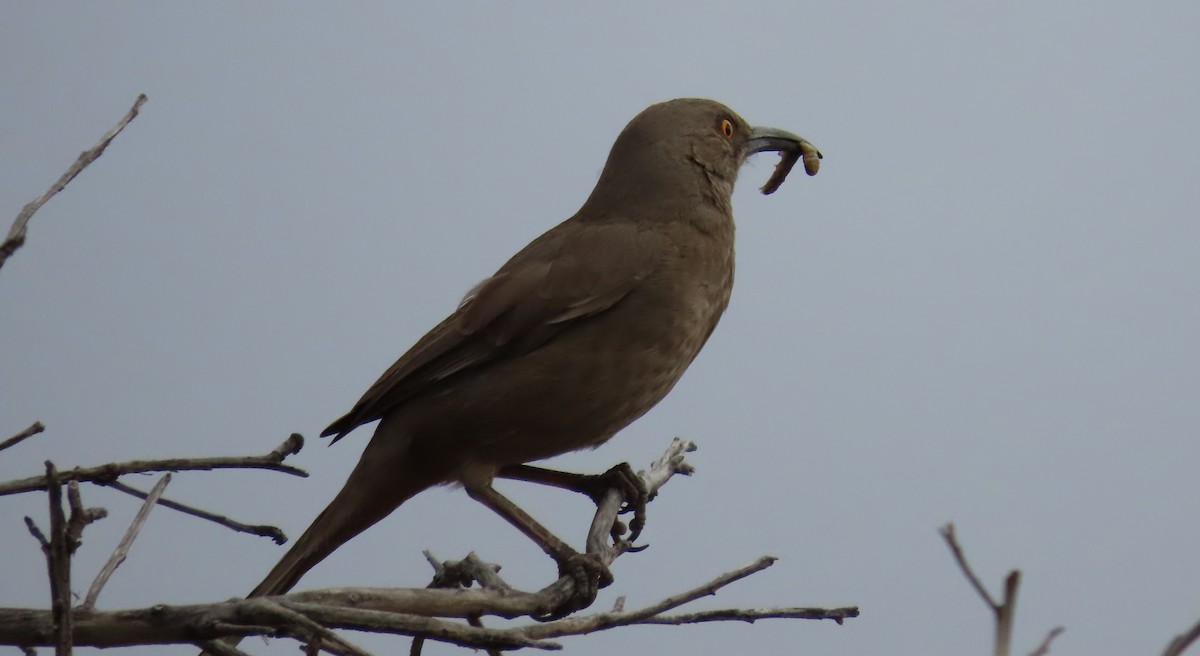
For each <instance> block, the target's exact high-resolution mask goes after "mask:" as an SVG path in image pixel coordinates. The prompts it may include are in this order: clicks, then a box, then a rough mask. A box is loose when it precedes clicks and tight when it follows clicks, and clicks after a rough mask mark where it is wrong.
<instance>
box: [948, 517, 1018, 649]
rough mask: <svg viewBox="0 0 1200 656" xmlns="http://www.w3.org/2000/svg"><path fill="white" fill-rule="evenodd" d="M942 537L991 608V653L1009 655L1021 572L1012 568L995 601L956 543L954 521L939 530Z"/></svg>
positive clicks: (968, 578)
mask: <svg viewBox="0 0 1200 656" xmlns="http://www.w3.org/2000/svg"><path fill="white" fill-rule="evenodd" d="M939 532H940V533H941V534H942V538H944V539H945V540H946V545H947V546H949V547H950V552H951V553H953V554H954V560H955V561H956V562H957V563H958V566H959V568H960V569H962V572H963V575H964V576H966V577H967V580H968V581H970V582H971V586H972V587H973V588H975V591H976V592H978V593H979V596H980V597H981V598H982V599H983V601H984V603H986V604H987V605H988V607H989V608H991V609H992V614H993V615H995V616H996V640H995V647H994V649H993V652H992V653H993V654H995V656H1009V654H1011V653H1012V634H1013V622H1014V621H1015V619H1016V614H1017V591H1018V589H1019V588H1020V587H1021V572H1020V570H1015V569H1014V570H1012V571H1011V572H1009V573H1008V576H1007V577H1005V579H1004V601H1003V602H1001V603H997V602H996V599H995V598H994V597H992V595H991V593H989V592H988V591H987V588H985V587H984V586H983V583H982V582H981V581H980V580H979V577H978V576H976V575H975V572H974V571H973V570H972V569H971V566H970V565H968V564H967V557H966V556H965V555H964V554H963V550H962V547H960V546H959V544H958V538H957V537H956V536H955V534H954V523H953V522H950V523H947V524H946V525H945V526H943V527H942V528H941V530H940V531H939Z"/></svg>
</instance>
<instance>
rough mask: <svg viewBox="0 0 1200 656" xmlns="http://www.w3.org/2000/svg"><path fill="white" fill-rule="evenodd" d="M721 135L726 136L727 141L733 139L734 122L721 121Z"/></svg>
mask: <svg viewBox="0 0 1200 656" xmlns="http://www.w3.org/2000/svg"><path fill="white" fill-rule="evenodd" d="M721 134H724V135H725V138H726V139H732V138H733V121H730V120H729V119H724V120H722V121H721Z"/></svg>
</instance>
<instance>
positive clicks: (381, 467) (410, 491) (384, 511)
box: [248, 433, 442, 597]
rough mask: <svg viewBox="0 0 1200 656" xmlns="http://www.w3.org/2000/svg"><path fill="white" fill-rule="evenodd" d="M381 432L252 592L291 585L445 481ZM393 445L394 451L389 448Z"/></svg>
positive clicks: (281, 589)
mask: <svg viewBox="0 0 1200 656" xmlns="http://www.w3.org/2000/svg"><path fill="white" fill-rule="evenodd" d="M379 437H381V436H380V435H379V434H378V433H377V434H376V436H375V439H372V441H371V444H369V445H368V446H367V449H366V450H365V451H364V453H363V455H362V458H361V459H360V460H359V462H358V465H357V466H356V467H355V468H354V472H353V473H351V474H350V478H349V479H348V480H347V481H346V484H345V485H344V486H342V489H341V491H340V492H338V494H337V496H336V497H334V499H333V501H331V502H329V505H328V506H326V507H325V509H324V510H322V511H321V514H319V515H317V518H316V519H315V520H313V523H312V525H310V526H309V527H308V528H307V529H306V530H305V531H304V534H303V535H301V536H300V539H298V540H296V543H295V545H294V546H293V547H292V548H291V549H289V550H288V552H287V553H286V554H284V556H283V558H282V559H280V561H279V562H278V563H277V564H276V565H275V567H273V568H272V569H271V571H270V572H269V573H268V574H267V576H266V578H264V579H263V581H262V583H259V584H258V586H257V587H255V588H254V590H253V591H252V592H250V594H249V595H248V596H250V597H266V596H270V595H279V594H283V593H285V592H287V591H288V590H291V589H292V587H293V586H295V585H296V583H297V582H298V581H299V580H300V577H302V576H304V574H305V573H306V572H308V570H310V569H312V568H313V567H315V566H316V565H317V563H319V562H321V561H322V560H324V559H325V558H326V557H327V556H329V554H331V553H333V552H334V550H336V549H337V548H338V547H340V546H342V545H343V544H345V543H346V542H347V541H348V540H350V539H351V538H353V537H354V536H356V535H358V534H359V533H362V532H363V531H365V530H367V529H368V528H370V527H371V526H372V525H373V524H375V523H376V522H378V521H379V520H381V519H383V518H384V517H387V516H388V515H389V514H390V513H391V512H392V511H393V510H395V509H396V508H397V507H398V506H400V504H402V503H404V502H405V501H408V500H409V499H411V498H412V497H414V496H416V495H417V494H418V493H419V492H421V491H422V490H424V489H426V488H428V487H431V486H433V485H436V484H438V483H440V482H442V477H440V476H437V475H435V474H434V473H433V471H432V470H431V469H430V468H428V467H420V466H417V465H416V464H415V463H413V462H411V460H410V459H409V458H407V457H403V455H401V456H400V457H397V455H399V454H396V453H395V452H394V451H395V449H392V448H389V447H392V446H394V445H388V444H386V443H387V442H389V441H390V440H383V442H384V445H382V446H383V448H379V447H380V446H381V445H380V444H379V443H380V441H381V440H380V439H379ZM387 451H392V452H391V453H387Z"/></svg>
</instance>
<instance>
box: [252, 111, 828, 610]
mask: <svg viewBox="0 0 1200 656" xmlns="http://www.w3.org/2000/svg"><path fill="white" fill-rule="evenodd" d="M764 151H776V152H780V153H782V159H781V161H780V165H779V167H778V168H777V169H776V171H775V174H774V175H773V176H772V182H773V183H774V184H773V186H772V182H768V186H771V188H770V189H769V190H768V187H764V188H763V191H764V193H770V191H774V188H777V187H778V183H779V182H781V181H782V176H786V174H787V169H788V168H790V166H791V164H794V163H795V161H796V159H797V158H798V157H799V156H800V154H803V155H804V158H805V164H806V169H808V165H809V161H810V159H811V157H812V156H813V154H814V153H815V155H816V156H817V157H819V156H820V153H819V152H818V151H816V149H815V147H813V146H812V144H810V143H809V142H808V141H806V140H805V139H803V138H801V137H799V136H796V135H795V134H792V133H790V132H787V131H784V130H779V129H775V128H765V127H752V126H751V125H750V124H749V123H747V122H746V121H745V120H744V119H743V118H741V117H740V116H739V115H738V114H736V113H734V112H733V111H732V110H731V109H729V108H728V107H726V106H725V105H723V104H721V103H718V102H715V101H712V100H706V99H697V98H683V99H676V100H670V101H666V102H661V103H658V104H654V105H652V106H650V107H648V108H647V109H645V110H643V111H642V112H640V113H639V114H638V115H637V116H635V117H634V118H633V119H632V120H631V121H630V122H629V123H628V125H627V126H626V127H625V128H624V129H623V130H622V131H621V132H620V134H619V135H618V136H617V138H616V141H615V142H614V143H613V146H612V149H611V151H610V153H609V156H608V159H607V161H606V163H605V165H604V168H603V170H602V172H601V173H600V177H599V179H598V181H597V182H596V185H595V188H594V189H593V190H592V192H591V194H590V195H589V196H588V197H587V199H586V201H585V202H584V203H583V205H582V206H581V207H580V209H579V210H578V211H577V212H576V213H575V214H574V215H573V216H571V217H570V218H568V219H566V220H565V221H563V222H562V223H559V224H558V225H557V226H555V227H553V228H550V229H549V230H547V231H546V232H545V233H544V234H542V235H541V236H539V237H537V238H536V239H534V240H533V241H532V242H530V243H529V244H528V245H527V246H525V248H523V249H521V250H520V251H519V252H518V253H517V254H516V255H514V256H512V258H511V259H509V260H508V261H507V262H506V263H505V264H504V265H503V266H501V267H500V269H499V270H498V271H496V273H495V274H493V275H492V276H491V277H489V278H487V279H485V280H483V281H482V282H480V283H479V284H478V285H476V286H475V287H474V288H473V289H471V290H470V291H469V292H468V293H467V294H466V296H465V297H464V298H463V299H462V301H461V302H460V304H459V305H458V307H457V309H455V310H454V312H453V313H451V314H450V316H448V317H447V318H446V319H445V320H443V321H442V322H441V323H439V324H438V325H436V326H435V327H434V328H433V329H432V330H430V331H429V332H428V333H426V334H425V336H423V337H421V338H420V339H419V340H417V342H416V343H415V344H414V345H413V346H412V347H411V348H410V349H409V350H408V351H407V352H406V353H404V355H402V356H401V357H400V358H399V359H398V360H397V361H396V362H395V363H394V364H393V365H392V366H391V367H389V368H388V369H387V370H386V371H385V372H384V373H383V374H382V375H381V376H380V377H379V379H378V380H377V381H376V382H375V383H374V384H373V385H371V386H370V387H369V388H368V389H367V391H366V392H365V393H364V394H363V395H362V398H361V399H360V400H359V401H358V402H357V403H356V404H355V405H354V406H353V407H352V408H351V409H350V411H349V412H347V413H346V414H345V415H344V416H342V417H341V418H339V419H337V420H336V421H334V422H333V423H332V424H330V425H329V427H328V428H326V429H325V430H324V431H323V432H322V436H323V437H332V438H333V442H337V441H338V440H341V439H342V438H344V437H345V436H346V435H347V434H349V433H350V432H351V431H353V430H355V429H356V428H358V427H360V426H363V425H365V424H369V423H372V422H375V421H378V422H379V423H378V425H377V426H376V428H375V432H374V435H373V436H372V437H371V439H370V441H369V442H368V443H367V445H366V447H365V448H364V450H363V453H362V456H361V458H360V459H359V461H358V464H357V465H356V466H355V468H354V470H353V472H352V473H351V474H350V476H349V478H348V480H347V481H346V483H345V485H344V486H343V487H342V489H341V491H340V492H338V494H337V495H336V497H334V499H333V501H331V502H330V503H329V505H328V506H327V507H326V508H325V509H324V510H322V511H321V512H320V514H318V515H317V517H316V519H315V520H314V521H313V522H312V524H311V525H310V526H309V527H308V529H307V530H306V531H305V532H304V533H303V534H302V535H301V537H300V538H299V539H298V540H297V541H296V543H295V545H294V546H293V547H291V549H290V550H289V551H288V552H287V553H286V554H285V555H284V556H283V557H282V559H281V560H280V561H279V562H278V564H276V565H275V567H274V568H273V569H271V571H270V572H269V573H268V574H267V575H266V577H265V578H264V579H263V581H262V582H261V583H260V584H259V585H258V586H257V587H255V588H254V590H253V591H252V592H251V593H250V595H249V596H251V597H261V596H269V595H279V594H283V593H285V592H287V591H288V590H290V589H291V588H292V587H293V586H294V585H296V583H297V582H298V581H299V580H300V578H301V577H302V576H303V575H304V574H305V573H306V572H308V571H309V570H310V569H311V568H312V567H314V566H315V565H316V564H317V563H319V562H321V561H322V560H323V559H324V558H326V557H327V556H329V554H331V553H332V552H333V551H334V550H336V549H337V548H338V547H340V546H341V545H343V544H344V543H346V542H347V541H348V540H350V539H351V538H353V537H355V536H356V535H358V534H359V533H361V532H362V531H364V530H366V529H368V528H369V527H371V526H372V525H374V524H375V523H376V522H378V521H380V520H382V519H383V518H384V517H386V516H388V515H389V514H391V513H392V512H393V511H394V510H395V509H396V508H397V507H399V506H400V505H401V504H403V503H404V502H405V501H407V500H408V499H411V498H412V497H413V496H415V495H416V494H418V493H420V492H421V491H423V490H425V489H428V488H431V487H434V486H439V485H461V486H462V487H463V488H464V489H465V490H466V492H467V494H468V495H470V496H471V497H472V498H474V499H476V500H478V501H481V502H483V503H484V504H485V505H487V506H488V507H490V508H492V509H493V510H496V511H497V512H498V513H500V514H501V515H502V516H504V517H505V518H506V519H508V520H509V521H510V522H511V523H513V524H514V525H516V526H517V527H518V528H520V529H521V530H522V531H524V532H525V533H526V534H527V535H529V536H530V537H531V538H533V539H534V541H535V542H538V543H539V545H540V546H542V548H543V549H544V550H545V551H546V552H547V553H549V554H550V555H551V556H553V557H554V558H555V559H556V560H557V561H559V564H560V567H562V566H564V563H566V562H568V561H571V560H572V559H575V558H578V557H579V556H580V555H579V554H577V553H575V552H574V551H573V550H572V549H571V548H570V547H569V546H567V545H566V544H565V543H564V542H562V541H561V540H558V538H556V537H554V536H553V535H551V534H549V532H548V531H546V530H545V529H544V528H542V527H541V526H540V525H539V524H537V523H536V521H534V520H532V518H530V517H528V516H527V515H525V514H524V513H523V512H522V511H520V509H519V508H516V506H515V505H513V504H512V502H510V501H508V500H507V499H506V498H504V497H503V496H501V495H500V494H499V493H498V492H496V491H495V489H494V488H493V487H492V481H493V479H494V478H495V477H497V476H498V475H504V473H505V472H506V471H516V472H519V473H518V474H517V475H515V476H514V477H519V478H525V479H527V480H530V479H536V478H538V476H537V475H536V474H537V472H538V471H539V470H537V469H535V468H532V467H529V466H528V463H531V462H535V461H540V460H543V459H546V458H550V457H552V456H556V455H559V454H563V453H567V452H570V451H575V450H580V449H588V448H595V447H597V446H599V445H601V444H603V443H604V442H606V441H607V440H608V439H609V438H611V437H612V436H613V435H614V434H616V433H617V432H618V431H620V430H621V429H622V428H624V427H625V426H627V425H629V424H630V423H631V422H633V421H634V420H635V419H637V418H639V417H641V416H642V415H643V414H644V413H646V412H647V411H648V410H650V409H651V408H652V407H653V406H654V405H655V404H657V403H658V402H659V401H661V400H662V399H663V397H664V396H666V394H667V393H668V392H669V391H670V390H671V388H672V387H674V385H675V384H676V382H677V381H679V379H680V376H682V375H683V373H684V371H685V370H686V369H687V368H688V366H689V365H690V364H691V363H692V361H693V360H694V359H695V358H696V356H697V354H698V353H699V352H700V349H701V348H702V347H703V346H704V344H705V343H706V342H707V341H708V339H709V336H710V335H712V333H713V330H714V329H715V328H716V326H717V322H718V321H719V319H720V318H721V315H722V314H723V313H724V311H725V309H726V307H727V306H728V304H729V299H730V293H731V290H732V288H733V278H734V221H733V208H732V198H731V196H732V193H733V188H734V183H735V181H736V179H737V175H738V171H739V169H740V167H741V165H742V163H743V162H744V161H745V160H746V159H747V158H748V157H749V156H750V155H753V154H755V153H758V152H764ZM813 161H814V162H815V160H813ZM809 173H810V175H811V174H812V173H815V166H814V167H813V168H812V169H810V170H809ZM521 467H525V469H519V468H521ZM513 468H518V469H515V470H514V469H513ZM543 482H547V481H543ZM593 596H594V593H593Z"/></svg>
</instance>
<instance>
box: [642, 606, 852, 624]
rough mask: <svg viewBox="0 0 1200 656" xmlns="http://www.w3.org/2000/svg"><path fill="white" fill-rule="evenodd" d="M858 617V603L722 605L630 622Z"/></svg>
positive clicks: (677, 622)
mask: <svg viewBox="0 0 1200 656" xmlns="http://www.w3.org/2000/svg"><path fill="white" fill-rule="evenodd" d="M852 617H858V606H843V607H841V608H812V607H794V608H720V609H714V610H702V611H698V612H695V613H682V614H679V615H659V616H656V617H647V618H645V619H640V620H633V621H631V622H626V624H670V625H680V624H700V623H702V622H730V621H738V622H749V623H751V624H753V623H754V622H756V621H758V620H771V619H781V620H833V621H834V622H836V623H838V624H841V623H842V622H844V621H845V620H847V619H849V618H852Z"/></svg>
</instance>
